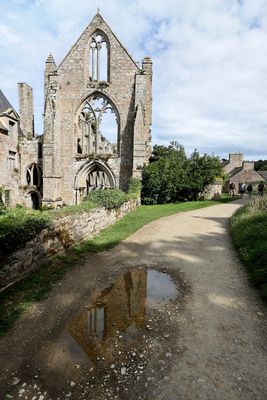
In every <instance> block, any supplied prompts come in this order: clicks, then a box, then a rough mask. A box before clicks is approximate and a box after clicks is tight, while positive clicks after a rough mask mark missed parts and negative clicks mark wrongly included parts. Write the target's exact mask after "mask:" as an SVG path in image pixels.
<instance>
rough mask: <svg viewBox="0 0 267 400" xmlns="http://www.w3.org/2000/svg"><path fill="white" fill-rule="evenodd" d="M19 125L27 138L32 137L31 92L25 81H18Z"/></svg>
mask: <svg viewBox="0 0 267 400" xmlns="http://www.w3.org/2000/svg"><path fill="white" fill-rule="evenodd" d="M18 89H19V114H20V127H21V129H22V132H23V133H24V134H25V135H26V136H27V138H28V139H31V138H33V137H34V114H33V93H32V88H31V87H30V86H29V85H27V83H18Z"/></svg>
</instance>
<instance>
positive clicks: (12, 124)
mask: <svg viewBox="0 0 267 400" xmlns="http://www.w3.org/2000/svg"><path fill="white" fill-rule="evenodd" d="M8 125H9V134H10V136H13V135H14V126H15V122H12V121H8Z"/></svg>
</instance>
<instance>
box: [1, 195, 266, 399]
mask: <svg viewBox="0 0 267 400" xmlns="http://www.w3.org/2000/svg"><path fill="white" fill-rule="evenodd" d="M238 206H239V205H238V203H228V204H224V205H218V206H213V207H209V208H206V209H200V210H196V211H190V212H187V213H181V214H177V215H175V216H170V217H167V218H163V219H161V220H158V221H155V222H153V223H151V224H149V225H147V226H145V227H143V228H142V229H140V230H139V231H138V232H136V233H135V234H134V235H132V236H131V237H129V238H128V239H127V240H125V241H124V242H122V243H121V244H120V245H119V246H117V247H116V248H115V249H114V250H112V251H109V252H104V253H102V254H98V255H93V256H90V257H88V258H87V259H86V260H84V261H83V262H81V265H80V266H78V267H75V268H74V269H73V270H72V271H71V272H70V273H69V274H68V275H67V276H66V278H65V279H64V280H63V281H62V283H60V284H58V285H56V286H55V288H54V290H53V291H52V292H51V294H50V297H49V299H47V300H46V301H44V302H42V303H39V304H37V305H36V307H35V308H34V309H33V310H32V311H31V312H29V313H27V314H26V315H25V316H23V318H21V319H20V321H18V323H17V324H16V326H15V328H14V329H13V330H12V331H11V332H10V333H9V334H8V335H7V336H6V337H5V338H3V339H2V340H1V341H0V354H1V356H0V357H1V358H0V362H1V373H0V399H2V398H4V396H5V395H6V394H7V393H8V394H10V395H12V396H13V398H14V399H30V400H46V399H52V400H54V399H69V398H70V399H88V400H93V399H94V400H104V399H118V400H124V399H127V400H137V399H141V400H178V399H188V400H195V399H203V400H204V399H205V400H206V399H209V400H216V399H218V400H222V399H227V400H230V399H231V400H233V399H242V400H256V399H259V400H265V399H266V398H267V341H266V327H267V318H266V307H265V306H264V305H263V304H262V303H261V301H260V299H259V298H258V296H257V294H256V292H255V291H254V289H252V288H251V287H249V285H248V283H247V276H246V274H245V272H244V268H243V267H242V266H241V264H240V262H239V261H238V259H237V257H236V255H235V253H234V251H233V249H232V247H231V243H230V238H229V236H228V232H227V227H228V223H229V217H230V216H231V215H232V213H233V212H234V211H235V210H236V209H237V207H238ZM151 269H153V271H154V272H152V273H151V274H150V277H149V274H148V272H147V271H149V270H151ZM131 271H134V272H131ZM122 273H124V275H122ZM153 274H154V275H153ZM157 274H158V275H157ZM164 274H165V275H164ZM151 276H152V278H153V279H156V278H157V276H158V277H161V278H160V279H162V280H161V281H160V284H159V286H158V289H157V290H158V291H160V290H163V291H164V285H165V284H166V282H167V280H168V279H169V280H170V281H171V284H176V286H177V290H178V291H177V293H178V295H177V298H175V299H174V298H172V299H171V300H170V301H169V302H168V301H166V299H163V300H164V301H165V303H164V301H163V303H162V304H160V306H159V307H158V309H157V310H156V311H155V310H154V309H153V310H154V311H153V312H152V311H151V314H149V312H148V308H146V307H147V306H145V308H144V307H143V303H142V301H140V298H142V299H143V297H144V296H145V295H147V293H148V292H149V290H152V289H151V287H152V286H153V285H152V284H148V283H147V282H148V281H149V279H151ZM142 277H143V280H142V279H141V278H142ZM165 278H166V279H165ZM135 279H138V282H139V283H138V285H137V286H135ZM153 279H152V280H153ZM164 279H165V280H164ZM170 281H169V284H170ZM129 282H130V283H129ZM140 282H146V284H147V285H148V286H149V285H150V286H151V285H152V286H151V287H150V286H149V287H148V286H147V288H145V286H144V285H142V284H141V283H140ZM167 283H168V282H167ZM127 285H128V286H129V287H128V286H127ZM109 286H110V287H109ZM107 287H108V289H106V290H105V291H104V292H101V291H102V290H103V289H104V288H107ZM122 287H123V290H122ZM101 293H102V294H101ZM103 293H104V294H103ZM134 293H135V294H134ZM177 293H176V294H177ZM129 296H131V297H129ZM172 297H175V296H172ZM129 298H130V299H133V300H130V301H129ZM96 299H97V300H96ZM137 299H138V301H137ZM100 303H101V304H100ZM89 304H94V310H96V308H97V307H98V309H99V310H104V308H105V307H106V309H108V310H111V313H113V314H112V317H111V320H109V318H108V317H107V316H105V317H103V316H102V317H101V315H100V314H99V315H100V317H99V318H100V325H101V324H102V325H101V326H102V328H101V329H100V331H98V330H96V332H95V335H96V336H97V335H100V336H101V335H102V336H101V338H100V339H101V340H100V339H99V337H97V338H96V340H95V342H94V345H93V346H91V343H90V341H88V337H87V339H85V338H84V333H82V332H84V329H85V328H84V326H85V325H86V324H87V325H86V326H87V328H86V329H87V330H86V332H87V333H86V334H87V335H88V332H89V330H90V329H91V326H92V324H93V322H92V320H91V319H87V320H86V321H87V322H86V321H85V319H84V318H85V317H84V315H85V314H84V313H85V312H87V313H88V310H90V306H89V308H88V305H89ZM124 305H125V307H124ZM142 307H143V308H142ZM137 309H138V310H137ZM129 310H130V311H129ZM140 310H141V311H140ZM142 310H143V311H142ZM144 310H145V311H144ZM101 312H102V311H101ZM146 313H147V314H146ZM103 315H104V314H103ZM129 315H130V316H131V318H130V317H129ZM90 318H95V317H90ZM101 318H102V319H101ZM129 318H130V319H129ZM89 321H91V322H90V324H91V325H90V327H88V324H89ZM110 321H111V322H110ZM97 329H98V328H97ZM103 335H104V336H103ZM100 342H101V346H100V344H99V343H100ZM77 343H78V345H77ZM81 349H82V350H81ZM18 380H20V381H19V382H18ZM12 384H13V385H12Z"/></svg>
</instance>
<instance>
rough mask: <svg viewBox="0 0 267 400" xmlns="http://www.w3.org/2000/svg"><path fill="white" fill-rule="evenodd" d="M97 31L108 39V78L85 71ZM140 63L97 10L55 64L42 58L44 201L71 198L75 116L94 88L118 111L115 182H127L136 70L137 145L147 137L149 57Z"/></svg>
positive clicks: (150, 67)
mask: <svg viewBox="0 0 267 400" xmlns="http://www.w3.org/2000/svg"><path fill="white" fill-rule="evenodd" d="M96 31H100V32H103V34H104V35H105V37H106V38H107V41H108V46H109V52H108V54H109V55H108V60H109V68H108V79H107V81H92V80H90V76H89V44H90V39H91V37H92V35H93V34H94V32H96ZM143 68H144V69H141V68H139V66H138V65H137V64H136V63H135V61H134V60H133V59H132V58H131V56H130V55H129V54H128V52H127V51H126V49H125V48H124V47H123V46H122V45H121V43H120V42H119V41H118V39H117V38H116V36H115V35H114V34H113V32H112V31H111V29H110V28H109V27H108V25H107V24H106V23H105V21H104V20H103V18H102V17H101V16H100V15H99V14H97V15H96V16H95V17H94V19H93V20H92V22H91V23H90V24H89V26H88V27H87V28H86V29H85V31H84V32H83V33H82V35H81V36H80V38H79V39H78V41H77V42H76V43H75V44H74V46H73V47H72V48H71V50H70V51H69V53H68V54H67V56H66V57H65V59H64V60H63V61H62V63H61V64H60V65H59V66H58V68H56V65H55V63H54V61H53V59H52V58H51V57H50V58H49V60H47V64H46V74H45V90H46V93H45V96H46V98H45V118H44V122H45V124H44V201H49V200H51V201H56V199H57V198H58V199H60V198H61V199H62V200H63V201H64V202H65V203H67V204H74V203H75V191H74V180H75V171H77V165H76V157H75V153H76V147H77V145H76V140H77V129H78V116H79V113H80V111H81V106H82V104H83V103H84V101H85V100H86V99H88V98H89V97H90V96H91V95H92V94H95V93H100V94H102V95H104V96H106V97H107V98H108V99H109V100H110V101H111V102H112V103H113V104H114V106H115V107H116V110H117V112H118V117H119V118H118V124H119V144H118V148H119V151H118V157H117V162H116V163H115V164H116V166H117V168H118V174H117V177H118V179H117V181H118V186H119V187H121V188H126V185H127V180H128V177H129V176H131V175H132V170H133V142H134V121H135V113H136V105H137V104H136V101H135V93H136V88H135V85H136V77H137V76H139V75H140V76H142V79H140V80H138V85H139V88H138V91H139V93H141V94H142V95H140V96H139V97H140V101H142V102H143V105H144V107H143V108H144V124H145V127H144V132H145V136H144V138H143V147H142V148H144V146H147V148H149V145H148V142H149V141H150V133H149V126H150V124H151V79H152V63H151V60H150V59H147V61H146V63H145V64H144V65H143ZM149 88H150V89H149ZM146 101H147V102H148V105H147V107H146V105H145V103H146ZM145 143H147V144H145ZM144 151H146V150H144ZM147 153H148V151H147ZM143 158H144V157H143ZM85 162H86V161H85ZM79 163H80V160H79ZM116 173H117V171H116ZM56 180H58V182H57V183H56Z"/></svg>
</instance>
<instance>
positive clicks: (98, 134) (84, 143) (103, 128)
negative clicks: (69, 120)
mask: <svg viewBox="0 0 267 400" xmlns="http://www.w3.org/2000/svg"><path fill="white" fill-rule="evenodd" d="M79 128H80V129H79V137H78V138H77V143H76V145H77V149H76V152H77V153H78V154H84V155H87V154H92V153H93V154H116V153H117V136H118V117H117V113H116V111H115V109H114V107H113V106H112V104H111V103H110V101H109V100H108V99H107V98H106V97H104V96H102V95H101V94H95V95H93V96H92V97H91V98H90V99H89V100H87V101H86V102H85V104H84V106H83V108H82V111H81V114H80V116H79Z"/></svg>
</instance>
